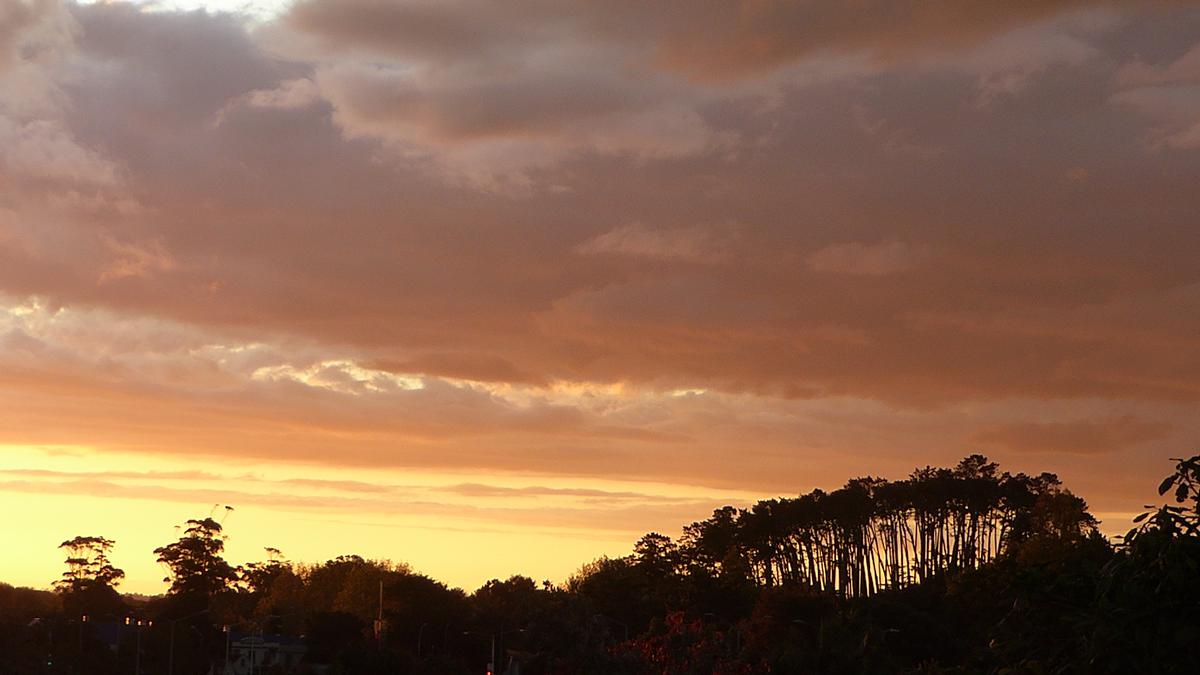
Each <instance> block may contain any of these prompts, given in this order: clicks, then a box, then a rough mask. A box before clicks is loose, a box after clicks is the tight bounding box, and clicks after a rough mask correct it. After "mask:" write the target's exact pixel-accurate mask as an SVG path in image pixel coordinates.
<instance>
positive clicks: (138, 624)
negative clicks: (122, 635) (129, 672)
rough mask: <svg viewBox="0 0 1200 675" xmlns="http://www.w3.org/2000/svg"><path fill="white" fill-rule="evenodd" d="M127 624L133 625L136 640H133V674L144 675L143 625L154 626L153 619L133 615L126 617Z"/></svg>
mask: <svg viewBox="0 0 1200 675" xmlns="http://www.w3.org/2000/svg"><path fill="white" fill-rule="evenodd" d="M125 625H126V626H133V630H134V642H133V675H142V627H143V626H153V625H154V622H153V621H144V620H142V619H136V620H135V619H134V618H133V617H128V616H127V617H125Z"/></svg>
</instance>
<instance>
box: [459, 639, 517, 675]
mask: <svg viewBox="0 0 1200 675" xmlns="http://www.w3.org/2000/svg"><path fill="white" fill-rule="evenodd" d="M524 632H525V629H524V628H514V629H512V630H505V631H500V632H499V633H490V634H489V633H479V632H476V631H470V630H464V631H463V635H488V636H489V637H491V639H492V660H491V661H490V662H489V663H488V669H487V675H496V638H499V637H504V636H505V635H508V634H509V633H524Z"/></svg>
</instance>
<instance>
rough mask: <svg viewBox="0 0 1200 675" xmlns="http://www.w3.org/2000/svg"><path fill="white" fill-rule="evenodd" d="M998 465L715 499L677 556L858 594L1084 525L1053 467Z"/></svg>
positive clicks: (706, 567) (1077, 533)
mask: <svg viewBox="0 0 1200 675" xmlns="http://www.w3.org/2000/svg"><path fill="white" fill-rule="evenodd" d="M998 469H999V467H998V466H997V465H996V464H995V463H993V462H989V461H988V460H987V458H985V457H983V456H982V455H971V456H969V457H967V458H965V459H963V460H962V461H961V462H959V463H958V465H957V466H956V467H954V468H953V469H934V468H930V467H926V468H924V469H919V470H917V471H914V472H913V473H912V475H911V476H909V477H908V478H907V479H905V480H900V481H887V480H883V479H879V478H870V477H868V478H856V479H853V480H851V481H849V482H848V483H846V485H845V487H842V488H841V489H838V490H834V491H832V492H825V491H823V490H813V491H812V492H810V493H808V494H805V495H801V496H799V497H796V498H793V499H788V498H781V499H770V500H764V501H760V502H758V503H757V504H755V505H754V506H753V507H751V508H750V509H744V510H738V509H734V508H733V507H725V508H722V509H719V510H717V511H715V512H714V513H713V515H712V517H711V518H709V519H708V520H704V521H701V522H697V523H692V524H691V525H689V526H687V527H685V528H684V533H683V537H682V539H681V542H680V546H679V549H678V557H679V560H680V562H681V563H682V564H683V565H684V566H685V568H687V569H688V570H695V569H699V570H702V571H703V572H704V573H707V574H721V573H722V572H723V571H725V570H726V569H727V568H729V567H731V566H732V567H734V568H735V569H736V570H739V571H740V570H744V571H745V573H747V574H748V575H749V577H750V578H751V579H753V580H754V582H755V583H756V584H758V585H760V586H788V585H801V586H805V587H809V588H813V589H816V590H818V591H825V592H832V593H837V594H839V595H842V596H851V597H862V596H868V595H871V594H873V593H877V592H879V591H881V590H885V589H895V588H901V587H904V586H909V585H912V584H917V583H921V582H923V581H927V580H929V579H931V578H933V577H936V576H940V575H943V574H945V573H947V572H952V571H958V570H965V569H975V568H977V567H979V566H981V565H984V564H987V563H990V562H992V561H993V560H995V559H996V557H997V556H999V555H1000V554H1001V553H1002V552H1003V551H1004V550H1005V549H1006V548H1010V547H1012V546H1013V545H1014V544H1016V543H1019V542H1021V541H1023V540H1025V539H1027V538H1029V537H1031V536H1036V535H1038V534H1043V533H1046V532H1051V533H1052V534H1054V535H1055V536H1059V537H1076V538H1078V537H1086V536H1091V535H1094V534H1095V532H1096V524H1097V523H1096V520H1095V519H1094V518H1093V517H1092V516H1091V515H1090V514H1089V513H1088V512H1087V505H1086V504H1085V503H1084V502H1083V500H1082V499H1079V498H1078V497H1076V496H1074V495H1072V494H1071V493H1070V492H1069V491H1067V490H1065V489H1063V487H1062V484H1061V482H1060V481H1059V479H1058V477H1057V476H1055V475H1053V474H1048V473H1043V474H1041V475H1039V476H1034V477H1030V476H1027V475H1025V474H1021V473H1019V474H1016V475H1012V474H1009V473H1007V472H1005V473H999V472H998ZM661 546H662V547H663V548H664V549H669V542H664V543H663V544H661Z"/></svg>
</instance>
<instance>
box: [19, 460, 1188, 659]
mask: <svg viewBox="0 0 1200 675" xmlns="http://www.w3.org/2000/svg"><path fill="white" fill-rule="evenodd" d="M1176 462H1177V464H1176V467H1175V471H1174V472H1173V473H1172V474H1171V475H1170V476H1168V477H1167V478H1166V479H1164V480H1163V482H1162V484H1161V485H1160V486H1159V492H1160V494H1164V495H1168V496H1169V498H1170V499H1171V503H1168V504H1164V505H1162V506H1161V507H1158V508H1152V509H1150V510H1148V511H1147V512H1146V513H1145V514H1143V515H1142V516H1139V517H1138V518H1137V519H1136V521H1135V523H1134V527H1133V529H1131V530H1130V531H1129V532H1128V533H1127V534H1126V535H1125V536H1124V537H1122V538H1121V540H1120V541H1119V542H1118V543H1117V544H1116V545H1113V544H1111V543H1110V542H1108V541H1107V540H1106V539H1104V538H1103V537H1102V536H1100V535H1099V534H1098V532H1097V529H1096V526H1097V522H1096V520H1095V519H1094V518H1093V517H1092V516H1091V515H1090V514H1089V513H1088V511H1087V505H1086V504H1085V503H1084V501H1083V500H1082V499H1080V498H1078V497H1076V496H1075V495H1073V494H1071V493H1070V492H1069V491H1068V490H1066V489H1065V488H1064V487H1063V486H1062V485H1061V483H1060V481H1059V480H1058V479H1057V477H1055V476H1054V475H1052V474H1040V475H1037V476H1027V475H1024V474H1015V475H1014V474H1009V473H1005V472H1001V471H1000V470H999V468H998V467H997V466H996V465H995V464H994V463H991V462H989V461H987V459H986V458H984V457H982V456H979V455H972V456H969V457H967V458H965V459H964V460H963V461H961V462H959V463H958V465H956V466H955V467H953V468H944V469H935V468H929V467H926V468H924V469H918V470H916V471H914V472H913V473H912V474H911V475H910V476H908V477H907V478H905V479H902V480H896V481H888V480H883V479H877V478H857V479H853V480H851V481H849V482H847V483H846V485H845V486H844V487H842V488H840V489H837V490H833V491H830V492H824V491H821V490H814V491H812V492H810V493H808V494H804V495H800V496H798V497H794V498H779V499H770V500H764V501H761V502H759V503H757V504H755V505H753V506H751V507H749V508H746V509H737V508H734V507H724V508H721V509H718V510H716V511H714V512H713V514H712V516H711V517H710V518H708V519H705V520H703V521H699V522H695V523H692V524H690V525H688V526H686V527H684V528H683V533H682V536H681V537H680V538H679V539H678V541H674V540H672V539H671V538H670V537H667V536H665V535H662V534H658V533H650V534H647V535H645V536H643V537H642V538H641V539H640V540H638V541H637V542H636V544H635V545H634V548H633V551H632V552H631V554H630V555H628V556H625V557H621V558H612V559H609V558H601V559H599V560H596V561H593V562H591V563H588V564H586V565H584V566H582V567H581V568H580V570H579V571H578V572H577V573H576V574H574V575H573V576H572V577H571V578H570V579H569V580H568V581H567V583H566V584H564V585H563V586H555V585H554V584H551V583H550V582H541V583H539V582H536V581H535V580H533V579H530V578H528V577H523V576H514V577H511V578H509V579H506V580H498V579H497V580H492V581H489V582H488V583H486V584H484V585H483V586H482V587H480V588H479V589H477V590H476V591H474V592H473V593H470V594H468V593H466V592H464V591H462V590H459V589H453V588H448V587H447V586H446V585H444V584H442V583H440V582H437V581H436V580H434V579H431V578H429V577H427V576H424V575H422V574H419V573H417V572H415V571H413V570H411V569H410V568H408V567H407V566H405V565H403V564H394V563H391V562H387V561H371V560H365V559H363V558H361V557H359V556H354V555H345V556H339V557H337V558H334V559H332V560H328V561H326V562H324V563H319V564H311V565H309V564H298V563H292V562H290V561H288V560H287V559H286V558H285V557H284V556H283V554H282V553H281V552H280V551H278V550H276V549H273V548H267V549H265V551H264V553H265V555H264V559H263V560H261V561H258V562H253V563H248V564H245V565H241V566H234V565H231V564H230V563H229V562H227V561H226V560H225V559H224V557H223V554H224V542H225V533H224V530H223V526H222V524H221V523H219V522H217V521H215V520H213V519H212V518H211V517H210V518H203V519H197V520H191V521H188V522H187V523H186V524H185V526H184V527H183V528H182V530H181V533H180V537H179V538H178V539H177V540H176V541H174V542H171V543H169V544H166V545H164V546H162V547H159V548H158V549H156V550H155V551H154V554H155V555H156V557H157V560H158V561H159V562H160V563H161V564H162V565H163V567H164V569H165V570H166V572H167V576H166V579H165V581H167V582H168V583H169V584H170V587H169V590H168V591H167V593H166V594H165V595H163V596H159V597H155V598H148V599H146V598H138V597H132V596H122V595H121V594H120V593H118V592H117V590H116V589H117V587H118V585H119V584H120V582H121V580H122V578H123V576H124V573H123V572H122V571H121V570H120V569H117V568H116V567H115V566H114V565H113V564H112V562H111V558H110V555H111V551H112V549H113V547H114V546H115V542H113V541H112V540H109V539H106V538H104V537H97V536H86V537H76V538H74V539H72V540H69V541H66V542H63V544H62V546H61V548H62V550H63V551H64V552H65V554H66V559H65V561H64V562H65V571H64V573H63V574H62V577H61V578H60V579H59V580H58V581H57V582H56V583H55V589H56V592H55V593H53V594H50V593H46V592H40V591H32V590H29V589H14V588H12V587H10V586H4V585H2V584H0V672H4V673H8V672H12V673H30V674H32V673H72V674H78V675H84V674H91V673H94V674H95V675H109V674H112V675H116V674H118V673H121V674H124V673H132V672H137V671H138V670H140V672H142V673H145V674H146V675H155V674H161V673H166V672H173V673H178V674H179V675H201V674H202V673H210V672H211V673H221V672H222V671H223V668H224V664H225V658H226V652H225V651H224V649H225V645H227V644H228V642H229V641H230V640H231V639H234V638H237V639H241V638H245V637H247V636H256V635H257V636H269V635H283V636H292V637H293V639H297V640H299V639H302V640H303V644H304V645H305V647H306V652H305V656H304V662H303V663H302V664H301V665H300V666H299V667H297V668H292V669H290V670H286V669H283V668H276V669H275V670H274V671H267V672H274V673H287V672H296V673H310V672H328V673H354V674H362V675H373V674H375V673H389V674H395V673H414V674H418V673H424V674H435V673H444V674H447V675H458V674H466V673H481V672H483V669H484V667H485V666H486V664H487V663H488V661H489V660H490V658H491V646H492V642H493V640H494V641H495V643H496V646H497V661H498V663H497V664H496V665H497V669H498V672H504V670H505V667H506V666H508V665H509V664H513V663H518V664H520V668H521V670H520V672H521V673H524V674H525V675H537V674H538V673H564V674H565V673H580V674H588V673H597V674H599V673H609V674H630V675H633V674H641V673H646V674H655V675H710V674H716V673H721V674H725V675H732V674H735V673H736V674H739V675H747V674H751V673H847V674H849V673H881V672H898V673H899V672H909V673H996V674H999V673H1018V672H1019V673H1026V672H1028V673H1191V672H1196V671H1197V669H1198V668H1197V665H1198V664H1197V653H1196V649H1195V647H1196V646H1197V645H1200V456H1198V457H1193V458H1191V459H1187V460H1182V459H1181V460H1176ZM105 625H107V626H110V627H114V626H115V628H116V629H118V630H117V631H116V632H115V633H114V632H113V631H112V630H108V631H107V633H106V631H105V630H104V629H103V627H104V626H105ZM106 635H107V637H106ZM113 635H116V638H115V639H117V640H118V642H117V643H116V644H115V645H114V643H113V642H112V640H113V639H114V638H113ZM318 667H319V668H323V669H324V670H317V668H318Z"/></svg>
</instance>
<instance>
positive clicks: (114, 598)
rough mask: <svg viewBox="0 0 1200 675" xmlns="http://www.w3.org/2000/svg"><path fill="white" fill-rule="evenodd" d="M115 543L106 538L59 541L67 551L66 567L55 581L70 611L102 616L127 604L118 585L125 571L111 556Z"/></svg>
mask: <svg viewBox="0 0 1200 675" xmlns="http://www.w3.org/2000/svg"><path fill="white" fill-rule="evenodd" d="M115 543H116V542H114V541H113V540H111V539H106V538H104V537H85V536H79V537H75V538H74V539H69V540H67V541H64V542H63V543H61V544H59V546H58V547H59V548H60V549H62V550H65V551H66V552H67V557H66V560H65V561H64V562H65V564H66V566H67V569H66V571H64V572H63V574H62V577H61V578H60V579H59V580H58V581H55V582H54V588H55V590H57V591H58V592H59V594H60V595H61V596H62V598H63V608H64V609H65V610H66V611H67V612H68V613H69V614H73V615H84V614H88V615H95V616H103V615H118V614H121V613H122V612H123V609H124V607H125V604H124V603H123V602H122V601H121V597H120V595H119V594H118V593H117V591H116V587H117V586H118V585H119V584H120V583H121V579H123V578H124V577H125V572H124V571H123V570H121V569H119V568H117V567H116V566H114V565H113V564H112V561H111V560H110V559H109V552H110V551H111V550H112V548H113V545H114V544H115Z"/></svg>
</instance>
